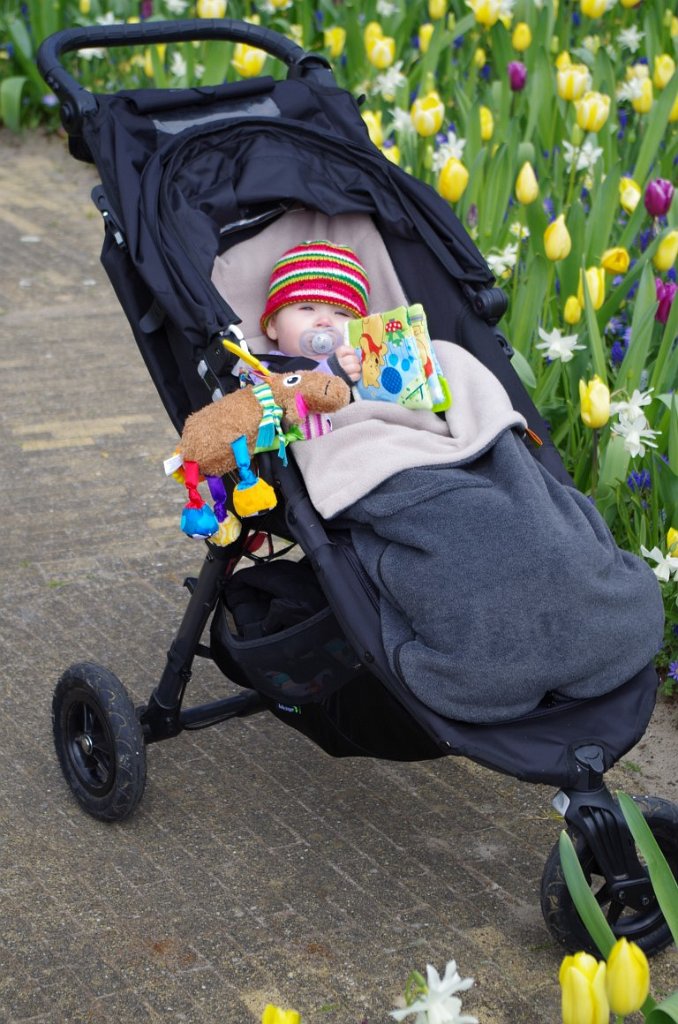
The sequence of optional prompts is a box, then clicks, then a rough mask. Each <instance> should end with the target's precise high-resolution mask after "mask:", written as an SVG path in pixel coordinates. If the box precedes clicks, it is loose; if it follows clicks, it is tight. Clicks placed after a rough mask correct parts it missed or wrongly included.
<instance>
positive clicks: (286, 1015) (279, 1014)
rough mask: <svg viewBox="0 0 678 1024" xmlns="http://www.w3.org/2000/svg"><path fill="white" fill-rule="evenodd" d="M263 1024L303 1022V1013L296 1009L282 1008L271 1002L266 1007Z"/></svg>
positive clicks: (296, 1023) (295, 1023) (262, 1018)
mask: <svg viewBox="0 0 678 1024" xmlns="http://www.w3.org/2000/svg"><path fill="white" fill-rule="evenodd" d="M261 1024H301V1014H300V1013H297V1011H296V1010H281V1009H280V1007H279V1006H273V1004H272V1003H269V1004H268V1006H266V1007H265V1008H264V1012H263V1014H262V1017H261Z"/></svg>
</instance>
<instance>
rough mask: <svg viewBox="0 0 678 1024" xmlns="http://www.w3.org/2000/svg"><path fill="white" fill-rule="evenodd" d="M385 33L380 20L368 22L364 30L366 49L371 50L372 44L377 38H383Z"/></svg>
mask: <svg viewBox="0 0 678 1024" xmlns="http://www.w3.org/2000/svg"><path fill="white" fill-rule="evenodd" d="M383 35H384V30H383V28H382V27H381V25H380V24H379V22H378V21H370V22H368V24H367V25H366V26H365V31H364V32H363V41H364V43H365V50H369V48H370V46H371V45H372V43H373V42H374V41H375V39H381V38H383Z"/></svg>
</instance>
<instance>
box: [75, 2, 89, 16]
mask: <svg viewBox="0 0 678 1024" xmlns="http://www.w3.org/2000/svg"><path fill="white" fill-rule="evenodd" d="M91 6H92V5H91V3H90V0H80V3H79V4H78V7H79V8H80V13H81V14H89V12H90V8H91Z"/></svg>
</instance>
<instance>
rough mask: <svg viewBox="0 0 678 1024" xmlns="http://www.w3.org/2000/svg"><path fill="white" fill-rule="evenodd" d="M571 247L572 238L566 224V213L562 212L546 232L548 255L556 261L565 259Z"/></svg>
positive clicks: (545, 239) (545, 240) (545, 246)
mask: <svg viewBox="0 0 678 1024" xmlns="http://www.w3.org/2000/svg"><path fill="white" fill-rule="evenodd" d="M571 248H572V239H571V238H570V232H569V231H568V230H567V227H566V226H565V214H563V213H561V214H560V216H559V217H556V219H555V220H554V221H553V222H552V223H551V224H549V226H548V227H547V229H546V231H545V232H544V249H545V250H546V255H547V257H548V258H549V259H550V260H551V261H552V262H554V263H555V261H556V260H564V259H565V257H566V256H569V255H570V249H571Z"/></svg>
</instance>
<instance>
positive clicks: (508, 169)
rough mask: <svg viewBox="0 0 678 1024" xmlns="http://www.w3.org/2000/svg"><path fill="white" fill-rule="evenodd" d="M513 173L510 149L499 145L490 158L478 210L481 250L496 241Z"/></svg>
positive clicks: (509, 192) (513, 176)
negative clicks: (483, 191)
mask: <svg viewBox="0 0 678 1024" xmlns="http://www.w3.org/2000/svg"><path fill="white" fill-rule="evenodd" d="M514 180H515V173H514V167H513V157H512V153H511V149H510V148H509V146H507V145H505V144H504V145H501V146H500V147H499V149H498V150H497V153H496V154H495V155H494V156H493V157H492V158H491V160H490V164H489V167H488V169H487V176H486V179H485V195H484V197H483V201H482V203H481V204H480V206H479V209H478V216H479V225H478V228H479V237H480V240H481V243H482V244H481V248H483V246H485V247H486V248H488V247H489V245H488V243H489V244H490V245H491V244H492V243H493V242H494V240H495V239H496V237H497V235H498V233H499V229H500V227H501V222H502V220H503V218H504V214H505V212H506V207H507V206H508V201H509V196H510V195H511V189H512V188H513V182H514Z"/></svg>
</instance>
